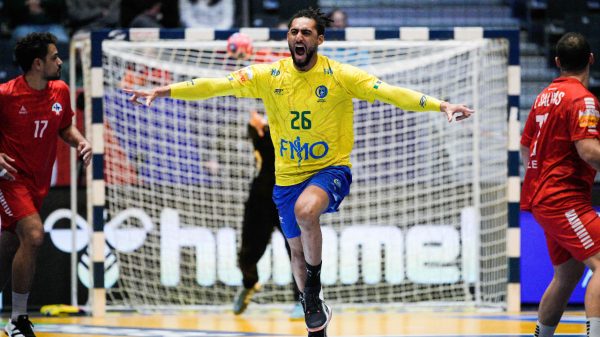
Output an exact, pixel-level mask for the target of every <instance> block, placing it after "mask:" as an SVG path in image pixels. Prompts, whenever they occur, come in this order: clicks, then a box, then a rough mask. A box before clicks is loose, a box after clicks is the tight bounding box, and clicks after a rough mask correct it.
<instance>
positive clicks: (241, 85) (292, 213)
mask: <svg viewBox="0 0 600 337" xmlns="http://www.w3.org/2000/svg"><path fill="white" fill-rule="evenodd" d="M328 22H329V19H328V18H327V17H326V16H325V15H324V14H323V13H322V12H321V11H320V10H318V9H312V8H310V9H304V10H301V11H299V12H298V13H296V14H295V15H294V16H293V17H292V18H291V19H290V21H289V24H288V28H289V30H288V33H287V40H288V45H289V49H290V52H291V57H287V58H283V59H281V60H279V61H277V62H274V63H270V64H255V65H252V66H249V67H246V68H243V69H241V70H238V71H235V72H233V73H231V74H230V75H228V76H226V77H224V78H197V79H193V80H190V81H187V82H181V83H175V84H171V85H169V86H164V87H158V88H154V89H151V90H127V92H129V93H131V94H133V95H132V96H131V98H130V100H131V102H133V103H134V104H145V105H147V106H149V105H150V104H151V103H152V102H153V101H154V100H155V99H156V98H158V97H173V98H176V99H184V100H198V99H206V98H210V97H215V96H226V95H235V96H237V97H250V98H260V99H262V100H263V103H264V105H265V110H266V112H267V117H268V119H269V125H270V128H271V137H272V140H273V145H274V147H275V177H276V182H275V188H274V190H273V200H274V201H275V204H276V205H277V209H278V212H279V217H280V220H281V228H282V229H283V232H284V234H285V236H286V238H287V240H288V242H289V245H290V247H291V249H292V270H293V273H294V278H295V280H296V284H297V285H298V289H301V290H302V291H303V293H302V295H301V299H300V300H301V302H302V305H303V307H304V312H305V320H306V325H307V329H308V331H309V335H311V334H312V333H314V334H315V335H316V332H321V335H323V334H324V329H325V328H326V327H327V324H328V323H329V320H330V318H331V309H330V308H329V307H328V306H327V305H325V303H324V302H323V299H322V297H321V296H320V292H321V281H320V273H321V251H322V249H321V248H322V237H321V226H320V223H319V218H320V215H321V214H322V213H326V212H335V211H336V210H337V209H338V207H339V205H340V203H341V202H342V200H343V199H344V197H345V196H346V195H348V192H349V188H350V183H351V182H352V175H351V172H350V167H351V164H350V152H351V151H352V146H353V144H354V130H353V117H354V111H353V103H352V98H359V99H363V100H367V101H369V102H373V101H375V100H379V101H382V102H386V103H389V104H393V105H395V106H397V107H399V108H401V109H404V110H409V111H441V112H443V113H445V116H446V118H447V119H448V121H449V122H450V121H452V120H453V119H455V120H462V119H465V118H468V117H469V116H470V115H471V114H472V113H473V110H471V109H469V108H467V107H466V106H464V105H460V104H450V103H448V102H442V101H440V100H438V99H436V98H433V97H430V96H427V95H424V94H422V93H419V92H416V91H412V90H409V89H405V88H400V87H396V86H392V85H389V84H387V83H385V82H382V81H380V80H379V79H377V78H376V77H374V76H372V75H370V74H368V73H366V72H365V71H363V70H361V69H359V68H356V67H354V66H351V65H348V64H343V63H340V62H337V61H334V60H331V59H329V58H328V57H326V56H323V55H319V53H318V47H319V45H320V44H322V43H323V41H324V33H325V26H326V25H327V23H328ZM138 99H141V102H140V101H138Z"/></svg>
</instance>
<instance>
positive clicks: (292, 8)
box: [270, 0, 319, 22]
mask: <svg viewBox="0 0 600 337" xmlns="http://www.w3.org/2000/svg"><path fill="white" fill-rule="evenodd" d="M270 2H276V1H275V0H270ZM279 3H280V4H279V20H277V21H278V22H280V21H289V19H290V18H291V17H292V15H294V14H295V13H296V12H298V11H299V10H301V9H305V8H308V7H312V8H318V7H319V1H318V0H295V1H283V0H279Z"/></svg>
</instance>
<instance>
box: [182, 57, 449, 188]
mask: <svg viewBox="0 0 600 337" xmlns="http://www.w3.org/2000/svg"><path fill="white" fill-rule="evenodd" d="M227 82H228V83H229V85H227V83H225V81H223V80H222V79H221V80H219V79H195V80H192V81H188V82H182V83H178V84H174V85H171V96H172V97H174V98H181V99H197V98H207V97H213V96H222V95H232V94H233V95H235V96H237V97H247V98H260V99H262V101H263V103H264V106H265V110H266V113H267V117H268V120H269V127H270V130H271V138H272V140H273V146H274V148H275V177H276V184H277V185H280V186H290V185H295V184H298V183H301V182H303V181H304V180H306V179H308V178H310V177H311V176H312V175H313V174H315V173H317V172H318V171H320V170H321V169H323V168H326V167H329V166H348V167H351V163H350V153H351V152H352V147H353V145H354V128H353V120H354V107H353V103H352V98H358V99H362V100H367V101H369V102H373V101H374V100H376V99H377V100H380V101H383V102H387V103H391V104H394V105H397V106H398V107H400V108H403V109H406V110H413V111H434V110H435V111H440V103H441V102H440V101H439V100H437V99H435V98H433V97H429V96H426V95H423V94H421V93H418V92H416V91H412V90H409V89H405V88H400V87H395V86H391V85H388V84H386V83H384V82H382V81H380V80H379V79H377V78H376V77H375V76H373V75H370V74H368V73H367V72H365V71H363V70H361V69H359V68H357V67H354V66H351V65H348V64H344V63H340V62H337V61H334V60H331V59H329V58H328V57H326V56H323V55H318V60H317V63H316V64H315V66H314V67H313V68H311V69H310V70H308V71H298V70H297V69H296V68H295V67H294V64H293V60H292V58H291V57H288V58H284V59H281V60H279V61H277V62H274V63H271V64H256V65H252V66H249V67H246V68H243V69H240V70H238V71H235V72H233V73H231V74H230V75H228V76H227Z"/></svg>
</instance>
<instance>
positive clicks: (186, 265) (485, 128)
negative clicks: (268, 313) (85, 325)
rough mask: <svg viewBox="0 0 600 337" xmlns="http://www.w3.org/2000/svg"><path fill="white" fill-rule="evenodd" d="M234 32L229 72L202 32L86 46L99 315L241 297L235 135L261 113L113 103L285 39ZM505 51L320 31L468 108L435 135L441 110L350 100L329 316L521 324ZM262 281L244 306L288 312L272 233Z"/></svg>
mask: <svg viewBox="0 0 600 337" xmlns="http://www.w3.org/2000/svg"><path fill="white" fill-rule="evenodd" d="M242 30H243V31H244V32H245V33H247V34H249V35H250V36H252V37H253V39H254V50H255V54H254V55H253V57H252V58H251V59H250V60H231V59H229V58H227V56H226V54H225V40H226V39H227V37H229V35H230V34H232V33H233V31H213V30H207V29H202V30H158V29H130V30H117V31H100V32H93V33H92V35H91V40H90V41H91V48H89V49H86V48H82V49H81V50H82V55H83V58H84V59H86V58H87V60H86V61H85V62H84V64H83V66H84V72H83V73H84V83H85V84H84V89H85V92H86V94H87V97H88V98H90V99H89V100H88V103H89V104H87V105H86V110H87V113H88V115H87V117H86V120H87V121H91V125H90V128H89V129H88V130H91V134H90V133H89V132H88V136H89V137H90V138H91V140H92V144H93V152H94V156H93V161H92V163H93V165H92V166H93V167H92V176H93V182H91V183H90V184H88V187H89V188H90V189H92V192H91V193H88V195H90V198H88V204H89V205H90V209H91V215H90V217H91V219H92V221H91V223H92V224H93V229H94V234H93V240H92V241H91V242H93V248H92V252H91V253H90V254H89V256H90V257H89V258H88V259H89V260H88V261H86V263H87V265H88V266H89V270H91V271H93V278H92V279H93V291H92V292H91V294H92V296H91V298H92V300H93V301H92V303H93V306H92V308H93V313H94V314H95V315H102V314H103V313H104V310H105V304H106V305H108V306H109V308H110V307H128V308H133V309H151V308H158V307H160V308H164V307H173V308H188V307H191V306H204V305H227V306H230V305H231V303H232V301H233V296H234V294H235V293H236V291H237V289H238V287H239V286H241V273H240V272H239V270H238V269H237V250H238V247H239V243H240V237H241V236H240V228H241V222H242V215H243V206H244V201H245V200H246V198H247V194H248V189H249V185H250V182H251V180H252V177H253V175H254V158H253V155H252V152H253V151H252V146H251V143H250V142H249V141H248V140H247V139H246V123H247V120H248V112H249V111H250V110H251V109H258V110H262V103H261V102H260V101H257V100H251V99H238V98H235V97H218V98H212V99H208V100H205V101H191V102H184V101H177V100H173V99H159V100H157V101H155V102H154V104H153V106H152V107H150V108H146V107H137V106H133V105H131V104H130V103H129V102H127V98H128V95H127V94H126V93H125V92H124V91H123V90H122V89H123V88H127V87H135V88H143V87H152V86H156V85H165V84H168V83H172V82H177V81H184V80H188V79H191V78H194V77H219V76H226V75H227V74H228V73H229V72H231V71H233V70H236V69H238V68H241V67H243V66H246V65H249V64H251V63H254V62H269V61H272V60H274V59H276V58H278V57H282V56H283V55H285V53H286V51H287V43H286V41H285V40H284V39H285V32H284V31H279V30H268V29H242ZM518 50H519V48H518V31H500V30H486V29H481V28H455V29H448V30H429V29H426V28H401V29H399V30H395V31H392V30H383V31H381V30H375V29H372V28H351V29H350V28H349V29H346V30H343V31H331V32H327V33H326V42H325V43H324V44H323V45H322V46H321V47H320V49H319V51H320V52H321V53H323V54H325V55H328V56H330V57H332V58H334V59H336V60H339V61H341V62H345V63H350V64H354V65H356V66H358V67H360V68H363V69H365V70H366V71H368V72H370V73H372V74H374V75H376V76H377V77H379V78H380V79H382V80H383V81H386V82H388V83H390V84H394V85H398V86H404V87H408V88H412V89H415V90H419V91H422V92H425V93H427V94H430V95H432V96H435V97H439V98H441V99H445V100H449V101H452V102H460V103H465V104H467V105H469V106H471V107H473V108H474V109H475V110H476V113H475V114H474V115H473V118H470V119H469V120H466V121H464V122H461V123H451V124H449V123H447V122H446V121H445V118H444V117H443V116H440V114H439V113H433V112H432V113H414V112H407V111H402V110H400V109H398V108H396V107H394V106H390V105H387V104H383V103H380V102H375V103H373V104H370V103H367V102H363V101H358V100H357V101H355V102H354V107H355V116H354V121H355V124H354V127H355V145H354V151H353V153H352V163H353V167H352V172H353V183H352V185H351V192H350V195H349V196H348V197H347V199H346V200H345V201H344V202H343V203H342V207H341V208H340V211H339V212H338V213H334V214H327V215H324V216H323V217H322V232H323V240H324V242H323V271H322V282H323V284H324V291H325V297H326V299H327V300H328V301H330V302H334V303H344V304H345V303H349V304H373V303H377V304H390V303H391V304H397V303H401V304H403V305H421V304H426V305H438V304H441V305H451V306H454V305H460V306H473V307H481V306H492V307H497V308H504V309H506V308H508V309H509V310H518V309H519V305H520V297H519V292H520V290H519V268H518V267H519V249H518V247H519V244H520V242H519V240H520V238H519V222H518V221H519V220H518V214H519V208H518V201H519V189H520V182H519V170H518V165H519V157H518V135H519V124H518V114H517V109H518V96H519V91H520V79H519V77H520V70H519V58H518ZM257 51H258V52H257ZM89 60H91V64H87V62H88V61H89ZM86 258H87V256H86ZM105 259H106V261H105ZM259 273H260V278H261V283H263V285H264V286H263V291H262V292H260V293H258V294H256V295H255V297H254V299H255V300H256V301H257V302H259V303H283V302H291V301H293V298H292V291H291V289H292V288H291V282H292V277H291V271H290V266H289V261H288V260H287V254H286V253H285V248H284V241H283V237H282V236H281V235H280V234H279V233H278V232H275V233H274V234H273V237H272V242H271V245H270V247H269V248H268V249H267V252H266V253H265V255H264V256H263V259H262V260H261V261H260V263H259ZM105 301H106V302H105Z"/></svg>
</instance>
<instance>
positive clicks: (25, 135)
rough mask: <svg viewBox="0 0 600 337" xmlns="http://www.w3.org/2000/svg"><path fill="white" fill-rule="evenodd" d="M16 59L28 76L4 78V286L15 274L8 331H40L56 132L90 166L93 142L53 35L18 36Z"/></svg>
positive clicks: (0, 155) (0, 132)
mask: <svg viewBox="0 0 600 337" xmlns="http://www.w3.org/2000/svg"><path fill="white" fill-rule="evenodd" d="M15 59H16V61H17V62H18V64H19V66H20V67H21V69H22V70H23V73H24V75H21V76H19V77H17V78H15V79H13V80H11V81H9V82H7V83H4V84H1V85H0V222H1V228H2V231H1V233H0V290H1V289H3V288H4V286H5V285H6V283H7V280H8V277H9V275H11V274H12V291H13V292H12V314H11V319H10V320H9V322H8V324H7V325H6V328H5V332H6V334H7V335H8V336H9V337H11V336H19V337H30V336H35V334H34V332H33V325H32V324H31V322H30V321H29V318H28V316H27V299H28V296H29V291H30V289H31V284H32V281H33V276H34V273H35V261H36V257H37V253H38V249H39V248H40V246H41V245H42V242H43V239H44V228H43V225H42V220H41V219H40V216H39V214H38V212H39V209H40V206H41V203H42V200H43V199H44V197H45V196H46V194H47V193H48V190H49V188H50V176H51V174H52V166H53V164H54V160H55V157H56V142H57V138H58V137H57V136H60V138H62V139H63V140H64V141H65V142H67V143H68V144H70V145H71V146H73V147H76V148H77V152H78V154H79V156H80V157H81V158H82V160H83V161H84V164H85V165H88V164H89V162H90V159H91V155H92V149H91V146H90V143H89V142H88V141H87V140H85V138H84V137H83V136H82V135H81V133H80V132H79V131H78V130H77V128H76V127H75V126H74V125H72V124H71V117H72V116H73V111H72V110H71V103H70V99H69V87H68V86H67V84H66V83H65V82H63V81H60V80H59V78H60V71H61V65H62V61H61V59H60V58H59V57H58V52H57V49H56V37H55V36H54V35H52V34H50V33H32V34H29V35H27V36H26V37H24V38H23V39H21V40H19V41H18V42H17V44H16V46H15ZM11 271H12V273H11Z"/></svg>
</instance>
